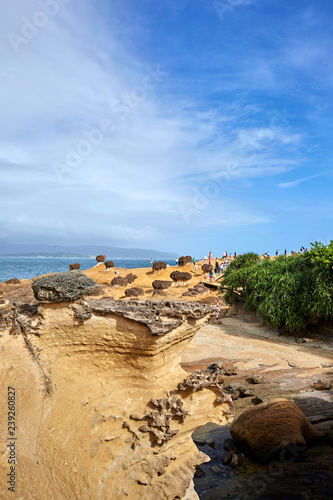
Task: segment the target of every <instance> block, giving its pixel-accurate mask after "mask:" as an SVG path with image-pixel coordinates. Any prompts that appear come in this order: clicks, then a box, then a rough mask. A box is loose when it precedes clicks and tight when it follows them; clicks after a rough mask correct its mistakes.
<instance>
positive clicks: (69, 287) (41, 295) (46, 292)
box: [32, 271, 98, 302]
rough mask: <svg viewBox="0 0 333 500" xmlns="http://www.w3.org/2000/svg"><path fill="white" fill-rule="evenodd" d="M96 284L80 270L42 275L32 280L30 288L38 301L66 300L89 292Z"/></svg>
mask: <svg viewBox="0 0 333 500" xmlns="http://www.w3.org/2000/svg"><path fill="white" fill-rule="evenodd" d="M97 287H98V284H97V283H95V281H93V280H92V279H90V278H88V277H87V276H85V275H84V274H82V273H81V272H80V271H68V272H66V273H55V274H51V275H50V276H44V277H42V278H38V279H36V280H35V281H34V283H33V285H32V289H33V292H34V296H35V299H36V300H38V301H40V302H66V301H73V300H77V299H80V298H81V297H83V296H84V295H87V294H89V293H91V292H92V291H93V290H95V288H97Z"/></svg>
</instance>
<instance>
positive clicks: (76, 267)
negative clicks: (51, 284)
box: [69, 262, 81, 271]
mask: <svg viewBox="0 0 333 500" xmlns="http://www.w3.org/2000/svg"><path fill="white" fill-rule="evenodd" d="M80 267H81V264H79V263H78V262H75V264H69V270H70V271H75V270H77V271H78V270H79V269H80Z"/></svg>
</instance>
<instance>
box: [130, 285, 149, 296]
mask: <svg viewBox="0 0 333 500" xmlns="http://www.w3.org/2000/svg"><path fill="white" fill-rule="evenodd" d="M144 294H145V292H144V289H143V288H140V287H138V286H134V287H133V288H128V289H127V290H125V295H126V297H139V296H140V295H144Z"/></svg>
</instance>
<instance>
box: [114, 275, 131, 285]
mask: <svg viewBox="0 0 333 500" xmlns="http://www.w3.org/2000/svg"><path fill="white" fill-rule="evenodd" d="M127 285H128V281H127V278H122V277H121V276H116V277H115V278H113V280H112V281H111V286H117V287H118V286H127Z"/></svg>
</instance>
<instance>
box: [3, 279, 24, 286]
mask: <svg viewBox="0 0 333 500" xmlns="http://www.w3.org/2000/svg"><path fill="white" fill-rule="evenodd" d="M5 283H7V285H19V284H20V283H21V281H20V280H18V279H17V278H11V279H10V280H7V281H5Z"/></svg>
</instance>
